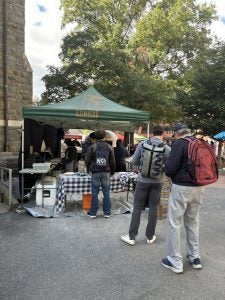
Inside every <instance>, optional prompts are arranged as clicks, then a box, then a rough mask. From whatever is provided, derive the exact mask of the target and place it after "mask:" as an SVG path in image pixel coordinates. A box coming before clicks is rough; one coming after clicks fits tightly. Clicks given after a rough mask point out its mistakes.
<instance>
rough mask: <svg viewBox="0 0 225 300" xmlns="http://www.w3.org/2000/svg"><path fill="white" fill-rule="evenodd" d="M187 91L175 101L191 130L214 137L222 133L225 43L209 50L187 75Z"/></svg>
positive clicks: (224, 111)
mask: <svg viewBox="0 0 225 300" xmlns="http://www.w3.org/2000/svg"><path fill="white" fill-rule="evenodd" d="M185 80H186V87H189V88H187V89H186V90H184V91H183V92H182V93H179V94H178V102H179V104H180V105H181V106H182V109H183V110H184V111H185V113H186V116H187V122H188V124H189V125H190V126H191V127H192V128H196V129H199V130H200V131H201V132H202V133H203V134H206V135H210V136H213V135H215V134H216V133H218V132H220V131H224V130H225V125H224V120H225V44H222V43H219V44H217V45H215V46H214V48H213V49H210V50H209V51H208V53H207V57H201V58H199V59H198V60H196V61H195V64H194V65H193V68H192V69H191V70H190V71H189V72H188V73H187V74H186V77H185Z"/></svg>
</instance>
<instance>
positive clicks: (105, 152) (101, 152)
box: [93, 142, 110, 172]
mask: <svg viewBox="0 0 225 300" xmlns="http://www.w3.org/2000/svg"><path fill="white" fill-rule="evenodd" d="M106 146H107V144H106V145H105V144H103V145H99V144H98V142H97V143H96V144H95V145H94V149H93V154H94V159H93V170H94V171H97V172H104V171H107V170H109V156H110V149H109V147H106Z"/></svg>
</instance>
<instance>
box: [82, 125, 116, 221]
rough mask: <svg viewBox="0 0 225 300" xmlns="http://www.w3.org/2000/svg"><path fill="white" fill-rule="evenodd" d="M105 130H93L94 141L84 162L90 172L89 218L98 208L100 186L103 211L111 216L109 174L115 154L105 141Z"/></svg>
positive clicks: (111, 170)
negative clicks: (90, 198)
mask: <svg viewBox="0 0 225 300" xmlns="http://www.w3.org/2000/svg"><path fill="white" fill-rule="evenodd" d="M105 136H106V132H105V130H101V129H99V130H97V131H96V132H95V137H96V143H94V144H93V145H91V146H90V147H89V148H88V151H87V154H86V157H85V164H86V169H87V172H88V173H89V172H91V173H92V177H91V191H92V200H91V208H90V210H89V212H88V215H89V217H90V218H91V219H94V218H96V214H97V211H98V208H99V205H98V194H99V190H100V186H101V187H102V192H103V213H104V217H105V218H109V217H111V203H110V175H113V174H114V173H115V167H116V163H115V156H114V151H113V147H112V146H111V145H109V144H108V143H107V142H106V141H105Z"/></svg>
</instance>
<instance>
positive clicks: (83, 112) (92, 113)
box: [75, 110, 98, 118]
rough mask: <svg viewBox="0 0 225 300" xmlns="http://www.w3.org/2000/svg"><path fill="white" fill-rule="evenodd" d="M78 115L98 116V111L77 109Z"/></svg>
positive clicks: (83, 116) (85, 116)
mask: <svg viewBox="0 0 225 300" xmlns="http://www.w3.org/2000/svg"><path fill="white" fill-rule="evenodd" d="M75 115H76V117H81V118H98V111H96V110H76V112H75Z"/></svg>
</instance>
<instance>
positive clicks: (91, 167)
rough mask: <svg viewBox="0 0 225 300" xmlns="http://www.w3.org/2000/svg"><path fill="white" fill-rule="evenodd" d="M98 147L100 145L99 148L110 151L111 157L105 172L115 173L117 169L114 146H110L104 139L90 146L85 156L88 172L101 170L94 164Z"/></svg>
mask: <svg viewBox="0 0 225 300" xmlns="http://www.w3.org/2000/svg"><path fill="white" fill-rule="evenodd" d="M97 147H98V149H105V150H107V151H109V158H108V161H107V166H106V169H105V170H104V172H108V173H111V174H112V175H113V174H114V173H115V169H116V162H115V156H114V151H113V147H112V146H110V145H109V144H108V143H106V141H104V140H99V141H97V142H96V143H94V144H93V145H91V146H90V147H89V148H88V151H87V154H86V157H85V164H86V168H87V172H93V173H95V172H100V171H99V170H98V169H97V168H96V166H95V164H94V161H95V151H96V149H97Z"/></svg>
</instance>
